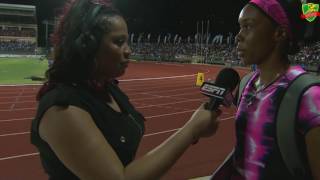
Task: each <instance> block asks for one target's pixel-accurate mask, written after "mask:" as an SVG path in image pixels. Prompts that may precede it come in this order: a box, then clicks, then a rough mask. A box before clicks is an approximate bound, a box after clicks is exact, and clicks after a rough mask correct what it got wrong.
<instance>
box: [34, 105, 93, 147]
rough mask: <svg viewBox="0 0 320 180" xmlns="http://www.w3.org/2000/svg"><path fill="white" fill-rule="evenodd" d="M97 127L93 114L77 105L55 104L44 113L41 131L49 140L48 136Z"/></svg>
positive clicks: (41, 134) (42, 135)
mask: <svg viewBox="0 0 320 180" xmlns="http://www.w3.org/2000/svg"><path fill="white" fill-rule="evenodd" d="M90 128H91V130H93V129H95V128H96V127H95V124H94V122H93V120H92V117H91V115H90V114H89V113H88V112H87V111H85V110H83V109H81V108H79V107H76V106H67V107H62V106H53V107H51V108H49V109H48V110H47V111H46V112H45V114H44V115H43V117H42V119H41V122H40V126H39V133H40V136H41V138H42V139H44V140H45V141H47V140H48V139H47V138H48V136H50V137H51V136H56V137H59V136H62V135H63V136H65V135H68V134H71V133H72V132H73V131H87V132H88V130H90Z"/></svg>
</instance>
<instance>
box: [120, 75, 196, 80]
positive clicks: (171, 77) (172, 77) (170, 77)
mask: <svg viewBox="0 0 320 180" xmlns="http://www.w3.org/2000/svg"><path fill="white" fill-rule="evenodd" d="M196 75H197V74H189V75H181V76H168V77H157V78H140V79H122V80H119V81H120V82H130V81H148V80H159V79H175V78H184V77H191V76H196Z"/></svg>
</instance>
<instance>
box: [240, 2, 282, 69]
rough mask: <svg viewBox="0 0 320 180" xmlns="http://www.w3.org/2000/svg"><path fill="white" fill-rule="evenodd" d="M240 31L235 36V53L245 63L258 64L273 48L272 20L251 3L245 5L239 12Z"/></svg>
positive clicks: (273, 31)
mask: <svg viewBox="0 0 320 180" xmlns="http://www.w3.org/2000/svg"><path fill="white" fill-rule="evenodd" d="M238 22H239V24H240V31H239V33H238V35H237V37H236V40H237V54H238V56H239V58H240V59H241V60H242V61H243V62H244V64H246V65H250V64H260V63H263V62H264V60H266V59H267V58H268V56H269V55H270V54H271V53H272V51H273V50H274V48H275V41H274V40H273V39H274V38H273V36H274V33H275V29H276V28H275V26H274V24H273V23H272V21H271V20H270V19H269V18H268V17H267V16H266V15H265V14H264V13H262V12H261V11H260V10H259V9H258V8H257V7H255V6H253V5H250V4H248V5H246V6H245V7H244V8H243V9H242V11H241V12H240V15H239V19H238Z"/></svg>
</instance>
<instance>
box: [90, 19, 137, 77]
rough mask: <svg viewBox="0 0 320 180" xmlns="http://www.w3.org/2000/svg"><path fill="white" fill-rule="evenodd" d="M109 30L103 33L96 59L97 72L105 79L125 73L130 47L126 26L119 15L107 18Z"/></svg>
mask: <svg viewBox="0 0 320 180" xmlns="http://www.w3.org/2000/svg"><path fill="white" fill-rule="evenodd" d="M109 23H110V25H109V26H110V27H111V31H110V32H108V33H107V34H105V35H104V37H103V39H102V42H101V45H100V48H99V50H98V53H97V56H96V59H97V63H98V74H99V75H100V76H103V77H104V78H105V79H111V78H116V77H119V76H121V75H123V74H124V73H125V69H126V68H127V67H128V63H129V55H130V54H131V49H130V47H129V45H128V28H127V24H126V22H125V21H124V19H123V18H122V17H120V16H114V17H110V18H109Z"/></svg>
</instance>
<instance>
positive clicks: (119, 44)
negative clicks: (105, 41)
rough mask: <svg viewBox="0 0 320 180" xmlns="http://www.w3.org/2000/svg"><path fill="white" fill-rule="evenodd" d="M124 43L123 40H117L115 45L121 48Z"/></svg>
mask: <svg viewBox="0 0 320 180" xmlns="http://www.w3.org/2000/svg"><path fill="white" fill-rule="evenodd" d="M123 43H124V40H123V39H117V40H115V44H117V45H118V46H121V45H122V44H123Z"/></svg>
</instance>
